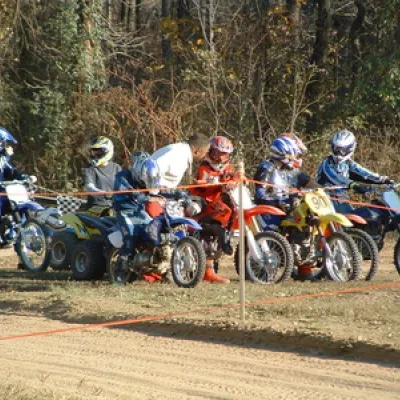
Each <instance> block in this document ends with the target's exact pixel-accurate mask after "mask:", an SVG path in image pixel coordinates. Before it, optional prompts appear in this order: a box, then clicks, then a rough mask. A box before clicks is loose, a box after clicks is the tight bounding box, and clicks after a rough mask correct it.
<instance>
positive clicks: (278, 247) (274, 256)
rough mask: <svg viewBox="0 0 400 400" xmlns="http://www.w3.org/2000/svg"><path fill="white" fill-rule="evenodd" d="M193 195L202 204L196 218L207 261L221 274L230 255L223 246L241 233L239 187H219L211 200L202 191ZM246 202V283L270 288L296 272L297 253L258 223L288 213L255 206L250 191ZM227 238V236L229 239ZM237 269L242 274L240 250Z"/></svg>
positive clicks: (246, 196)
mask: <svg viewBox="0 0 400 400" xmlns="http://www.w3.org/2000/svg"><path fill="white" fill-rule="evenodd" d="M197 183H206V182H203V181H201V182H200V181H198V182H197ZM213 188H214V187H213ZM189 193H190V194H191V195H192V200H193V201H194V202H196V203H200V204H201V211H200V213H199V214H197V215H193V216H192V218H193V219H195V220H196V221H198V222H199V224H200V225H201V227H202V230H200V231H197V232H196V233H195V235H196V237H197V238H198V239H199V240H200V242H201V243H202V245H203V248H204V250H205V253H206V256H207V260H212V261H213V263H214V270H215V271H216V272H217V270H218V266H219V261H220V258H221V256H222V255H223V254H224V253H227V252H226V251H225V252H224V246H223V243H221V242H223V240H224V239H225V240H226V241H227V242H230V241H231V240H232V238H233V236H234V235H235V233H237V231H238V229H239V207H238V206H239V190H238V188H237V186H235V187H233V186H231V185H228V186H224V185H218V186H216V187H215V190H213V191H212V195H211V196H210V195H205V191H204V189H202V188H190V189H189ZM243 200H244V201H243V203H244V204H243V208H244V220H245V245H246V249H245V271H246V279H249V280H250V281H252V282H257V283H262V284H270V283H278V282H281V281H283V280H285V279H287V278H289V277H290V275H291V273H292V270H293V253H292V250H291V247H290V244H289V242H288V241H287V240H286V239H285V238H284V237H283V236H282V235H281V234H279V233H277V232H263V231H262V230H261V229H260V227H259V225H258V223H257V219H256V216H258V215H260V214H272V215H285V213H284V212H283V211H282V210H280V209H279V208H276V207H272V206H267V205H258V206H255V205H254V204H253V203H252V200H251V196H250V193H249V191H248V189H247V187H244V190H243ZM223 235H226V236H225V238H224V236H223ZM228 254H229V253H228ZM230 254H232V252H230ZM235 268H236V271H237V272H239V246H238V247H237V248H236V252H235Z"/></svg>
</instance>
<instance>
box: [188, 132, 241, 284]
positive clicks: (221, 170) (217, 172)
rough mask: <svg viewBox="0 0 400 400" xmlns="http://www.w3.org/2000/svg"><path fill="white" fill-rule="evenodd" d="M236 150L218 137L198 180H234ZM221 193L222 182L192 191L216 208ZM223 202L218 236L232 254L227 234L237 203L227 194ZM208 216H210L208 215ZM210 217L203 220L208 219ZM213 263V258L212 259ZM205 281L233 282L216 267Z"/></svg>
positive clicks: (225, 140) (212, 181) (199, 173)
mask: <svg viewBox="0 0 400 400" xmlns="http://www.w3.org/2000/svg"><path fill="white" fill-rule="evenodd" d="M232 153H233V144H232V142H231V141H230V140H229V139H228V138H226V137H224V136H214V137H213V138H212V139H211V140H210V149H209V151H208V153H207V154H206V156H205V159H204V160H203V161H202V163H201V164H200V167H199V169H198V171H197V180H198V181H206V182H207V183H215V184H218V183H222V182H227V181H229V180H231V179H232V178H233V177H234V176H235V174H234V172H233V168H232V165H231V164H230V159H231V155H232ZM220 192H221V185H216V186H207V187H199V188H195V189H192V190H191V193H192V194H194V195H198V196H201V197H202V198H203V199H204V200H205V201H206V202H207V205H208V206H210V207H213V204H215V200H216V196H217V195H218V194H219V193H220ZM221 200H222V201H221V202H218V205H217V207H218V216H220V217H221V218H220V221H219V222H220V225H218V237H219V242H220V243H221V248H222V251H223V252H224V253H225V254H228V255H232V254H233V248H232V245H231V243H230V238H229V236H228V235H227V230H229V227H230V225H231V224H232V221H231V217H232V214H233V211H232V208H233V204H232V203H231V201H230V198H229V197H228V196H227V195H226V193H224V194H223V196H222V198H221ZM206 218H207V217H206ZM206 218H205V219H204V220H203V222H206ZM211 219H212V221H218V217H217V216H216V215H215V212H214V213H213V216H212V217H211ZM209 263H211V261H209ZM204 280H205V281H209V282H221V283H229V279H225V278H222V277H220V276H218V275H216V274H215V272H214V269H213V268H211V267H210V268H208V267H207V268H206V273H205V275H204Z"/></svg>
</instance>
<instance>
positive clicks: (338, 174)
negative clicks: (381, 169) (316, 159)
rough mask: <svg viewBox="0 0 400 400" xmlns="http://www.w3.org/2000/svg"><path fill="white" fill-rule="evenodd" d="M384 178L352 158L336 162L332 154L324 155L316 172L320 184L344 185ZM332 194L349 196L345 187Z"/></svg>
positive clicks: (373, 181)
mask: <svg viewBox="0 0 400 400" xmlns="http://www.w3.org/2000/svg"><path fill="white" fill-rule="evenodd" d="M384 179H385V178H383V177H381V176H380V175H378V174H375V173H373V172H371V171H368V170H367V169H366V168H363V167H362V166H361V165H360V164H357V163H356V162H355V161H353V160H347V161H344V162H341V163H339V164H338V163H336V162H335V160H334V158H333V156H328V157H326V158H325V159H324V160H323V161H322V163H321V164H320V166H319V168H318V172H317V182H318V183H319V184H320V185H322V186H346V187H349V185H350V183H352V182H353V181H354V182H360V183H382V182H383V181H384ZM331 193H332V196H335V197H341V198H349V196H348V193H347V190H346V189H337V190H335V191H332V192H331Z"/></svg>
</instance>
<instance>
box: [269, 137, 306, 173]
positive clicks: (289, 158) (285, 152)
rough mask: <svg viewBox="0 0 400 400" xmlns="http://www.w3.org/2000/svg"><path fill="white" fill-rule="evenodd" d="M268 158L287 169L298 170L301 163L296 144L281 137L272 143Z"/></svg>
mask: <svg viewBox="0 0 400 400" xmlns="http://www.w3.org/2000/svg"><path fill="white" fill-rule="evenodd" d="M270 157H271V159H273V160H277V161H280V162H281V163H282V164H283V165H284V166H285V167H286V168H288V169H294V168H300V167H301V165H302V163H303V160H302V158H301V157H302V152H301V150H300V149H299V148H298V146H297V144H296V142H294V141H293V140H292V139H289V138H287V137H282V136H281V137H278V138H277V139H275V140H273V141H272V143H271V146H270Z"/></svg>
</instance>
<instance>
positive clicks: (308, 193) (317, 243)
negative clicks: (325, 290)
mask: <svg viewBox="0 0 400 400" xmlns="http://www.w3.org/2000/svg"><path fill="white" fill-rule="evenodd" d="M290 196H291V197H292V198H293V207H292V211H290V213H289V215H288V216H287V217H286V218H285V219H283V220H282V221H281V222H280V226H279V229H280V232H281V233H282V234H283V235H284V236H286V237H287V239H288V240H289V242H290V244H291V246H292V249H293V255H294V264H295V266H296V267H297V271H298V275H297V277H298V278H300V279H301V275H300V271H301V270H302V269H305V268H307V270H308V274H307V275H309V278H310V279H319V278H322V277H323V276H327V277H328V278H329V279H331V280H335V281H348V280H355V279H358V277H359V274H360V271H361V263H362V260H361V256H360V254H359V252H358V249H357V246H356V244H355V243H354V241H353V240H352V238H351V237H350V236H349V235H348V234H347V233H345V232H344V231H343V230H341V229H339V227H346V228H349V227H351V226H352V223H351V222H350V220H349V219H348V218H347V217H346V216H344V215H342V214H338V213H336V212H335V210H334V208H333V205H332V203H331V201H330V199H329V197H328V196H327V194H326V193H325V191H324V190H323V189H321V188H318V189H303V190H302V191H301V192H299V193H291V194H290ZM265 222H266V221H265V218H264V229H267V224H266V223H265Z"/></svg>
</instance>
